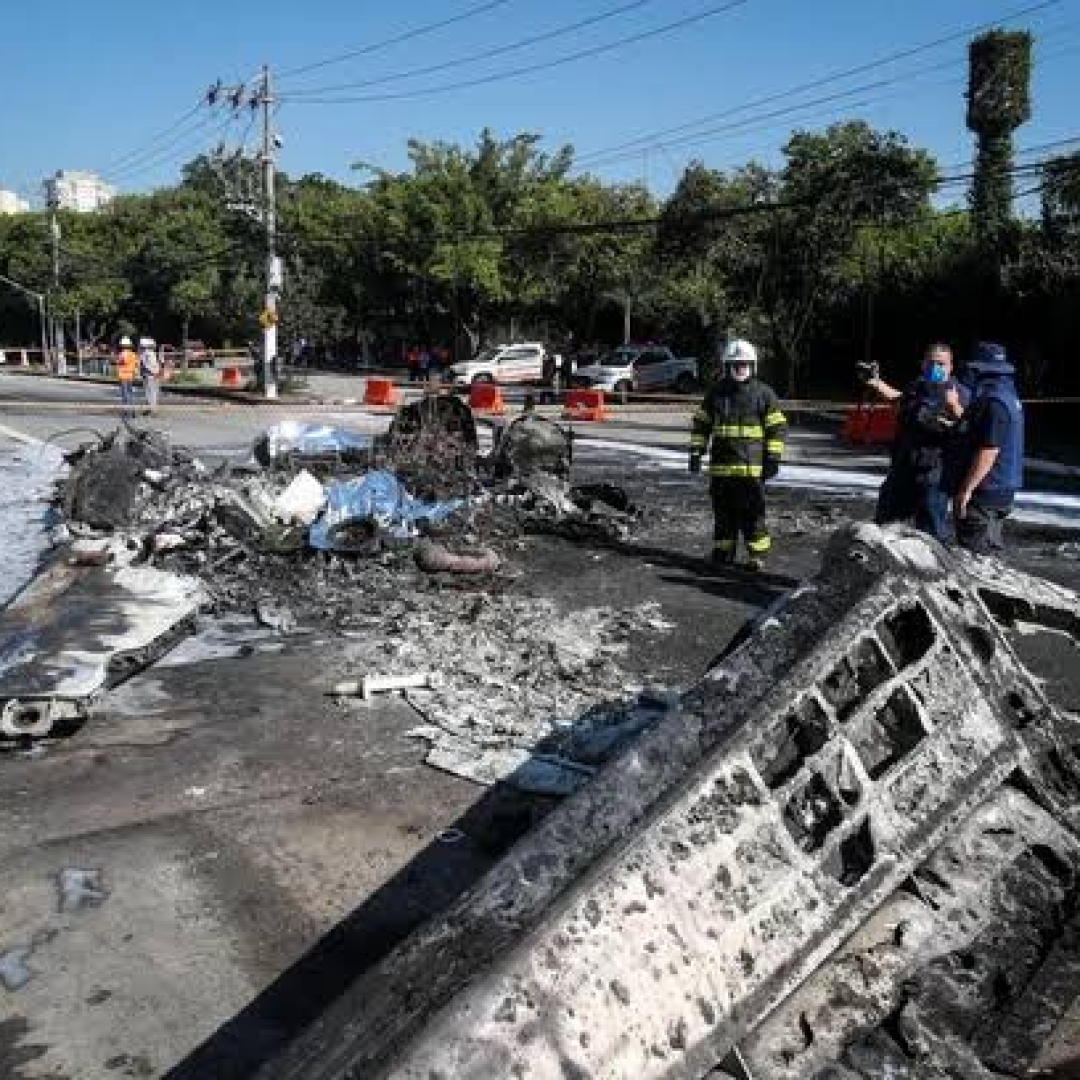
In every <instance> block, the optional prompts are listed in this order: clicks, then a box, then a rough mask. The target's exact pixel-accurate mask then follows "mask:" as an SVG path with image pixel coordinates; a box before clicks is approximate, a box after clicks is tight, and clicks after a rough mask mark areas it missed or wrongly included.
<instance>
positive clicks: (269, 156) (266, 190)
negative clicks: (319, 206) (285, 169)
mask: <svg viewBox="0 0 1080 1080" xmlns="http://www.w3.org/2000/svg"><path fill="white" fill-rule="evenodd" d="M273 101H274V97H273V92H272V88H271V84H270V68H269V66H268V65H266V64H264V65H263V69H262V85H261V87H260V90H259V96H258V103H259V105H261V106H262V120H263V125H262V128H263V137H262V174H263V208H262V211H263V225H264V227H265V229H266V301H265V304H264V306H263V313H262V319H261V322H262V327H263V382H264V386H265V388H266V396H267V397H268V398H276V397H277V392H278V388H277V367H278V332H277V329H278V295H279V293H280V290H281V260H280V259H279V258H278V255H277V206H276V203H275V198H274V180H275V173H276V169H277V165H276V162H275V151H276V149H277V137H276V136H275V134H274V131H273V128H272V123H271V119H272V111H271V106H272V104H273Z"/></svg>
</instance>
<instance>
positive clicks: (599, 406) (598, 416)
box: [563, 390, 607, 420]
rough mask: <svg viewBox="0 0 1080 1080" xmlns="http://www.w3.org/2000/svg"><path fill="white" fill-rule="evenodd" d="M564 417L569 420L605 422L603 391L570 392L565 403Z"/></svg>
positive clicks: (605, 411) (605, 410)
mask: <svg viewBox="0 0 1080 1080" xmlns="http://www.w3.org/2000/svg"><path fill="white" fill-rule="evenodd" d="M563 416H564V417H565V418H566V419H567V420H605V419H606V418H607V409H606V408H605V406H604V391H603V390H568V391H567V392H566V400H565V401H564V402H563Z"/></svg>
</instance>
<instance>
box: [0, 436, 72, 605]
mask: <svg viewBox="0 0 1080 1080" xmlns="http://www.w3.org/2000/svg"><path fill="white" fill-rule="evenodd" d="M63 464H64V462H63V457H62V455H61V453H60V450H59V449H58V448H57V447H55V446H50V445H47V444H43V443H39V444H36V445H19V446H14V445H10V444H9V445H7V446H5V445H3V444H0V536H3V537H4V558H3V559H2V560H0V606H2V605H4V604H7V603H8V602H9V601H10V600H11V599H12V597H14V596H15V594H16V593H18V592H19V590H20V589H22V588H23V586H24V585H26V584H27V583H28V582H29V581H30V579H31V578H32V577H33V576H34V574H35V572H36V571H37V568H38V566H39V564H40V562H41V559H42V556H43V555H45V553H46V552H48V550H49V548H50V546H51V545H50V542H49V529H50V527H51V525H52V524H53V523H54V521H53V517H52V511H51V510H50V508H49V499H50V496H51V494H52V488H53V483H54V481H55V480H56V478H57V477H58V476H59V475H60V471H61V469H62V468H63Z"/></svg>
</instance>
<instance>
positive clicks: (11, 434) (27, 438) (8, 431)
mask: <svg viewBox="0 0 1080 1080" xmlns="http://www.w3.org/2000/svg"><path fill="white" fill-rule="evenodd" d="M0 435H3V436H4V437H5V438H8V439H14V440H15V441H16V442H21V443H25V444H26V445H27V446H44V442H43V441H42V440H41V439H38V438H36V437H35V436H33V435H27V434H26V432H25V431H16V430H15V428H9V427H8V426H7V425H6V424H0Z"/></svg>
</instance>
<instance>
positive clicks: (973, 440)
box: [952, 342, 1024, 555]
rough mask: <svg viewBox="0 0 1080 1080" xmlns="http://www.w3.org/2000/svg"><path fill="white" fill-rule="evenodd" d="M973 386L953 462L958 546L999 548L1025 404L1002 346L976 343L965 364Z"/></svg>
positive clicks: (1020, 472) (1018, 484)
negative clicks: (1017, 389) (1017, 390)
mask: <svg viewBox="0 0 1080 1080" xmlns="http://www.w3.org/2000/svg"><path fill="white" fill-rule="evenodd" d="M968 373H969V374H970V377H971V382H972V386H973V391H972V398H971V404H970V405H969V407H968V409H967V410H966V412H965V413H964V420H963V423H962V425H961V431H960V449H959V453H958V455H957V460H956V465H955V470H954V471H955V475H954V480H953V484H952V488H953V492H954V494H953V517H954V519H955V521H956V539H957V541H958V542H959V544H960V546H961V547H965V548H967V549H968V550H969V551H974V552H976V553H977V554H980V555H989V554H993V553H994V552H998V551H1001V550H1002V549H1003V547H1004V542H1003V538H1002V526H1003V524H1004V522H1005V519H1006V518H1007V517H1008V516H1009V514H1010V513H1011V512H1012V508H1013V502H1014V500H1015V498H1016V493H1017V492H1018V491H1019V490H1020V489H1021V488H1022V487H1023V482H1024V408H1023V406H1022V405H1021V403H1020V398H1019V396H1018V395H1017V392H1016V370H1015V368H1014V367H1013V366H1012V364H1010V363H1009V359H1008V356H1007V355H1006V352H1005V349H1004V348H1003V347H1002V346H1001V345H997V344H994V343H992V342H980V343H979V344H978V345H977V346H976V348H975V356H974V358H973V359H972V361H971V362H970V364H969V365H968Z"/></svg>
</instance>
